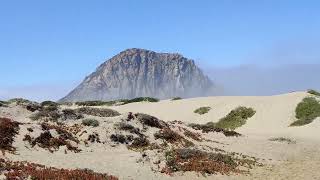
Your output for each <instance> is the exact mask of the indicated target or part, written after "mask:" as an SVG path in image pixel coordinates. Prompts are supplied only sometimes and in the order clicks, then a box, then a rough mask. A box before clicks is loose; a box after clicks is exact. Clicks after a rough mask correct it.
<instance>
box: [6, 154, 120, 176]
mask: <svg viewBox="0 0 320 180" xmlns="http://www.w3.org/2000/svg"><path fill="white" fill-rule="evenodd" d="M4 170H5V172H3V171H4ZM2 173H3V174H4V176H5V177H6V179H64V180H66V179H89V180H118V178H117V177H115V176H110V175H108V174H102V173H96V172H94V171H92V170H89V169H76V170H68V169H58V168H54V167H46V166H44V165H40V164H35V163H29V162H19V161H15V162H13V161H7V160H5V159H0V174H2Z"/></svg>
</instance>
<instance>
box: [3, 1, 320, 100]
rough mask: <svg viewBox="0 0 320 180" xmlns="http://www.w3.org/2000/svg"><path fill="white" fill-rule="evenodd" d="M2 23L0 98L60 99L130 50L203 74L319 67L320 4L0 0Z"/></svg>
mask: <svg viewBox="0 0 320 180" xmlns="http://www.w3.org/2000/svg"><path fill="white" fill-rule="evenodd" d="M0 22H1V24H0V66H1V71H0V76H1V78H0V98H7V97H9V96H10V97H11V96H17V95H20V94H21V96H27V97H31V98H34V99H43V97H45V98H53V99H54V98H58V97H59V96H62V95H64V94H65V93H66V92H67V91H69V90H70V89H71V88H72V87H74V86H75V85H76V84H77V83H79V82H80V81H81V80H82V79H83V78H84V77H85V76H86V75H88V74H89V73H90V72H92V71H94V69H95V68H96V67H97V66H98V65H99V64H101V63H102V62H103V61H104V60H106V59H108V58H110V57H112V56H113V55H115V54H117V53H118V52H120V51H122V50H124V49H127V48H132V47H138V48H146V49H150V50H154V51H160V52H178V53H181V54H183V55H184V56H186V57H188V58H192V59H195V60H196V62H197V63H198V64H199V65H200V66H201V67H204V68H206V69H210V68H208V67H213V68H212V69H215V68H223V69H226V68H227V69H228V68H238V67H239V66H243V65H248V64H249V65H255V66H256V65H257V66H259V67H273V68H274V66H281V67H286V66H287V65H292V64H303V65H308V64H309V65H310V64H320V58H319V57H320V56H319V55H320V33H319V32H320V1H317V0H314V1H312V0H299V1H297V0H259V1H257V0H250V1H249V0H219V1H218V0H201V1H196V0H193V1H192V0H175V1H173V0H161V1H152V0H126V1H124V0H123V1H121V0H113V1H112V0H108V1H107V0H100V1H99V0H91V1H85V0H67V1H66V0H54V1H49V0H37V1H36V0H28V1H17V0H0ZM217 71H218V70H217ZM209 73H210V74H214V72H209ZM222 74H225V73H222ZM223 78H227V77H222V79H223ZM319 84H320V82H319ZM39 89H41V90H39ZM26 92H28V93H29V94H27V95H25V93H26ZM23 93H24V94H23ZM40 96H42V97H40Z"/></svg>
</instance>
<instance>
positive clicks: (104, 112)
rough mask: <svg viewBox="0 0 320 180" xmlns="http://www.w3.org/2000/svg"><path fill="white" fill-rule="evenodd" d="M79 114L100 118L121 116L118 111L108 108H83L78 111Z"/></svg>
mask: <svg viewBox="0 0 320 180" xmlns="http://www.w3.org/2000/svg"><path fill="white" fill-rule="evenodd" d="M76 112H77V113H80V114H87V115H91V116H99V117H114V116H119V115H121V114H120V113H119V112H118V111H115V110H112V109H107V108H92V107H82V108H79V109H76Z"/></svg>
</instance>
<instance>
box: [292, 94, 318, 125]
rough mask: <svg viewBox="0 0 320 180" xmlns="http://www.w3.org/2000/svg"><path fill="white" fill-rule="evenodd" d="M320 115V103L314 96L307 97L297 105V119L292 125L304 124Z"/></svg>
mask: <svg viewBox="0 0 320 180" xmlns="http://www.w3.org/2000/svg"><path fill="white" fill-rule="evenodd" d="M317 117H320V103H319V101H318V100H317V99H316V98H314V97H306V98H304V99H303V100H302V102H300V103H299V104H298V106H297V107H296V118H297V119H298V120H297V121H295V122H293V123H292V124H291V125H290V126H303V125H306V124H310V123H312V121H313V120H314V119H316V118H317Z"/></svg>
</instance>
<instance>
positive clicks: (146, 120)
mask: <svg viewBox="0 0 320 180" xmlns="http://www.w3.org/2000/svg"><path fill="white" fill-rule="evenodd" d="M134 116H135V118H137V119H138V121H140V122H141V123H142V124H143V125H146V126H150V127H155V128H160V129H162V128H164V127H167V126H168V124H167V123H166V122H164V121H162V120H159V119H158V118H156V117H154V116H151V115H148V114H143V113H136V114H135V115H134Z"/></svg>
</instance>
